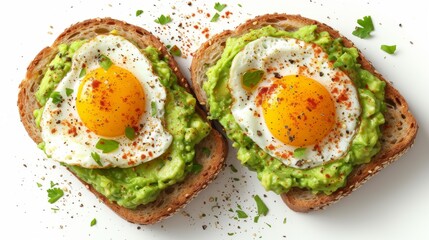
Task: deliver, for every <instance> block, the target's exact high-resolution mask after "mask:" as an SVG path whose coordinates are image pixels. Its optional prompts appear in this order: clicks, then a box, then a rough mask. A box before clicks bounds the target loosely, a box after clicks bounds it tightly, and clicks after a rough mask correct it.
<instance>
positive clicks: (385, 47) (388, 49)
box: [381, 44, 396, 54]
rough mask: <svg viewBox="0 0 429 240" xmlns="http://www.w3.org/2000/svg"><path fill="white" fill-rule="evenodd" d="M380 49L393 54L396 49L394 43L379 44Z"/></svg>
mask: <svg viewBox="0 0 429 240" xmlns="http://www.w3.org/2000/svg"><path fill="white" fill-rule="evenodd" d="M381 50H383V51H385V52H387V53H388V54H394V53H395V51H396V45H390V46H389V45H384V44H383V45H381Z"/></svg>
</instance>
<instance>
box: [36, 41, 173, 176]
mask: <svg viewBox="0 0 429 240" xmlns="http://www.w3.org/2000/svg"><path fill="white" fill-rule="evenodd" d="M53 94H54V97H53V95H52V94H51V97H50V98H49V100H48V101H47V103H46V105H45V106H44V110H43V113H42V119H41V122H40V127H41V132H42V133H41V134H42V139H43V141H44V143H45V152H46V154H47V155H48V156H50V157H51V158H52V159H54V160H56V161H59V162H64V163H66V164H70V165H78V166H82V167H85V168H105V167H121V168H125V167H132V166H135V165H138V164H141V163H143V162H147V161H150V160H152V159H155V158H157V157H158V156H160V155H162V154H163V153H165V152H166V151H167V149H168V147H169V146H170V144H171V142H172V139H173V137H172V136H171V134H170V133H168V132H167V131H166V129H164V126H163V121H164V105H165V101H166V89H165V88H164V87H163V85H162V84H161V82H160V81H159V78H158V76H156V75H155V74H154V73H153V70H152V65H151V63H150V61H149V60H148V59H147V58H146V57H145V56H144V55H143V53H142V52H141V51H140V49H139V48H138V47H137V46H135V45H134V44H132V43H131V42H129V41H128V40H126V39H125V38H123V37H121V36H115V35H99V36H97V37H95V38H93V39H91V40H89V41H88V42H86V43H84V44H83V45H82V46H81V47H80V48H79V49H78V50H77V51H76V52H75V54H74V55H73V58H72V66H71V70H70V71H69V72H68V73H67V74H66V76H65V77H64V78H63V79H62V81H61V82H60V83H59V84H58V86H57V87H56V89H55V90H54V93H53ZM100 146H101V147H100ZM103 146H104V147H103ZM112 146H113V147H112Z"/></svg>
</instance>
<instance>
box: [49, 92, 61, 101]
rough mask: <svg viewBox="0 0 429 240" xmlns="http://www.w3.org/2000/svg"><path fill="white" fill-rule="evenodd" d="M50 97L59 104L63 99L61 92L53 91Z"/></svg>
mask: <svg viewBox="0 0 429 240" xmlns="http://www.w3.org/2000/svg"><path fill="white" fill-rule="evenodd" d="M50 97H51V98H52V102H53V103H54V104H58V103H60V102H62V101H63V96H61V93H60V92H56V91H55V92H52V93H51V96H50Z"/></svg>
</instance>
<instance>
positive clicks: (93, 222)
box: [90, 218, 97, 227]
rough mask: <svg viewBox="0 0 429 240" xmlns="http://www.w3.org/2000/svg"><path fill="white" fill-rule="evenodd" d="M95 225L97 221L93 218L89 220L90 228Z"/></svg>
mask: <svg viewBox="0 0 429 240" xmlns="http://www.w3.org/2000/svg"><path fill="white" fill-rule="evenodd" d="M95 224H97V219H95V218H94V219H92V220H91V223H90V226H91V227H92V226H94V225H95Z"/></svg>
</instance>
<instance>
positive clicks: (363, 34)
mask: <svg viewBox="0 0 429 240" xmlns="http://www.w3.org/2000/svg"><path fill="white" fill-rule="evenodd" d="M357 23H358V24H359V25H360V26H361V27H356V28H355V30H354V31H353V33H352V34H353V35H355V36H357V37H359V38H368V37H370V35H371V34H370V33H371V32H372V31H374V24H373V23H372V18H371V16H365V17H363V19H358V20H357Z"/></svg>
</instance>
